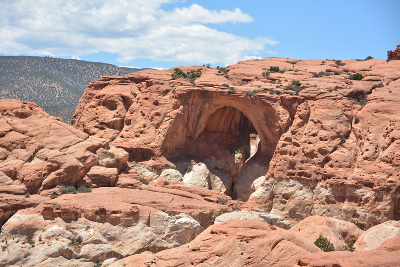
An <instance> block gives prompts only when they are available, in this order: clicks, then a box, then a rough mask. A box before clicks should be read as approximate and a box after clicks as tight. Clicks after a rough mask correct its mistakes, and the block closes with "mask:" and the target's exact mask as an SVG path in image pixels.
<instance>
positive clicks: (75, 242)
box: [72, 235, 83, 246]
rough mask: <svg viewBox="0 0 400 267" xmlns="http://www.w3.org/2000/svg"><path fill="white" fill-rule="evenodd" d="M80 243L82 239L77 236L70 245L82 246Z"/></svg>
mask: <svg viewBox="0 0 400 267" xmlns="http://www.w3.org/2000/svg"><path fill="white" fill-rule="evenodd" d="M82 241H83V239H82V237H81V236H80V235H78V237H77V238H75V239H72V244H73V245H75V246H80V245H81V244H82Z"/></svg>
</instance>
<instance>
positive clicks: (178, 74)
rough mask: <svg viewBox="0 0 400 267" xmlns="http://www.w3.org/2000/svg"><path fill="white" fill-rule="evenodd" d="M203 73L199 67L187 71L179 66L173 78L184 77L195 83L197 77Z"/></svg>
mask: <svg viewBox="0 0 400 267" xmlns="http://www.w3.org/2000/svg"><path fill="white" fill-rule="evenodd" d="M201 74H202V72H201V69H198V70H196V71H195V70H191V71H188V72H186V73H185V72H184V71H183V70H181V69H179V68H175V69H174V74H172V80H176V79H179V78H182V79H186V80H188V81H189V82H190V83H191V84H192V85H195V84H194V81H195V80H196V79H197V78H199V77H200V76H201Z"/></svg>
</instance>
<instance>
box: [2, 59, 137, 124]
mask: <svg viewBox="0 0 400 267" xmlns="http://www.w3.org/2000/svg"><path fill="white" fill-rule="evenodd" d="M138 70H140V69H137V68H122V67H117V66H114V65H111V64H105V63H98V62H89V61H83V60H75V59H61V58H51V57H35V56H0V92H2V95H1V98H2V99H20V100H22V101H32V102H35V103H36V104H38V105H39V106H40V107H42V108H44V110H45V111H46V112H48V113H49V114H50V115H52V116H55V117H60V118H62V119H63V121H64V122H67V123H68V122H70V120H71V117H72V114H73V113H74V112H75V109H76V106H77V104H78V101H79V99H80V98H81V96H82V93H83V92H84V91H85V89H86V87H87V85H88V84H89V83H90V82H92V81H94V80H97V79H99V78H100V77H102V76H126V75H127V74H128V73H132V72H135V71H138Z"/></svg>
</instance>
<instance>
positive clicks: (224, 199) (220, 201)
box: [217, 197, 228, 205]
mask: <svg viewBox="0 0 400 267" xmlns="http://www.w3.org/2000/svg"><path fill="white" fill-rule="evenodd" d="M217 203H218V204H221V205H226V204H228V199H227V198H224V197H218V198H217Z"/></svg>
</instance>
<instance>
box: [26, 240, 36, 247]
mask: <svg viewBox="0 0 400 267" xmlns="http://www.w3.org/2000/svg"><path fill="white" fill-rule="evenodd" d="M28 244H29V245H31V246H32V247H34V246H35V240H33V239H28Z"/></svg>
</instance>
